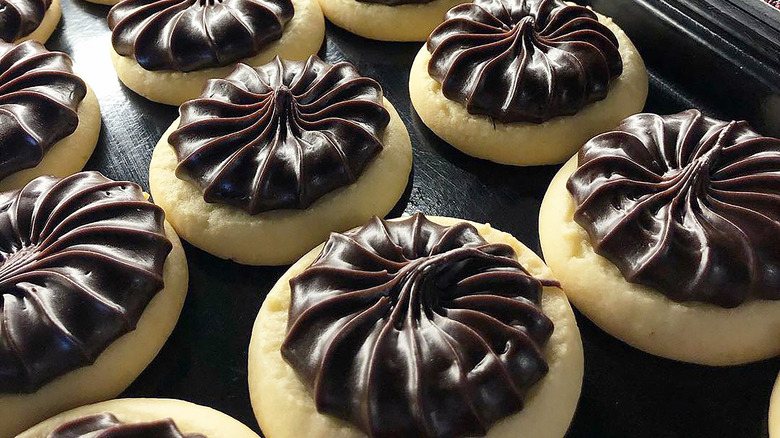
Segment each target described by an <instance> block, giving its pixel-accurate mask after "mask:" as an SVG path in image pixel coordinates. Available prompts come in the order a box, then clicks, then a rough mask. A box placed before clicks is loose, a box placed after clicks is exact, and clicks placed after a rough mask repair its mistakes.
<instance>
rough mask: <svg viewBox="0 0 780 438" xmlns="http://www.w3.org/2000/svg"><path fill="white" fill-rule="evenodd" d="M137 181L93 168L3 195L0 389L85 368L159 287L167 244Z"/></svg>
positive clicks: (31, 387)
mask: <svg viewBox="0 0 780 438" xmlns="http://www.w3.org/2000/svg"><path fill="white" fill-rule="evenodd" d="M163 223H164V215H163V211H162V209H160V208H159V207H157V206H156V205H154V204H152V203H151V202H149V201H146V200H145V198H144V196H143V192H142V190H141V188H140V187H139V186H138V185H137V184H135V183H130V182H124V181H112V180H109V179H108V178H106V177H104V176H103V175H101V174H99V173H97V172H81V173H77V174H75V175H72V176H69V177H67V178H64V179H58V178H53V177H39V178H36V179H34V180H33V181H31V182H30V183H29V184H27V185H26V186H25V187H23V188H22V189H21V190H13V191H8V192H2V193H0V294H1V295H2V302H1V303H2V305H1V306H0V318H1V319H2V321H3V323H2V324H0V393H3V392H11V393H19V392H32V391H35V390H36V389H38V388H39V387H41V386H42V385H43V384H45V383H47V382H48V381H50V380H52V379H54V378H56V377H58V376H61V375H63V374H65V373H67V372H69V371H71V370H74V369H77V368H79V367H82V366H86V365H89V364H91V363H93V362H94V360H95V359H96V358H97V357H98V355H100V353H102V352H103V350H105V349H106V347H108V345H110V344H111V343H112V342H113V341H114V340H115V339H117V338H118V337H120V336H121V335H123V334H125V333H127V332H130V331H131V330H133V329H134V328H135V326H136V323H137V322H138V320H139V318H140V317H141V314H142V313H143V311H144V309H145V308H146V306H147V304H148V303H149V301H150V300H151V299H152V297H154V295H155V294H156V293H157V292H159V291H160V290H161V289H162V287H163V277H162V269H163V264H164V262H165V259H166V257H167V255H168V252H169V251H170V250H171V243H170V242H169V241H168V239H167V238H166V236H165V232H164V229H163Z"/></svg>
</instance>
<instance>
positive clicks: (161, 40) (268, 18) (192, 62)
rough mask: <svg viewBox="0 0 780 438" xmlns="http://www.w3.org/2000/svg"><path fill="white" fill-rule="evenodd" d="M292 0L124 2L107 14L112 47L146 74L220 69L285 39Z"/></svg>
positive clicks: (291, 11)
mask: <svg viewBox="0 0 780 438" xmlns="http://www.w3.org/2000/svg"><path fill="white" fill-rule="evenodd" d="M293 14H294V10H293V4H292V2H291V0H175V1H170V0H122V1H120V2H119V3H117V4H116V5H115V6H114V7H113V8H111V10H110V11H109V12H108V27H109V28H110V29H111V43H112V44H113V46H114V50H116V52H117V53H118V54H120V55H122V56H128V57H131V58H133V59H135V60H136V61H137V62H138V64H139V65H140V66H141V67H143V68H144V69H146V70H176V71H184V72H187V71H192V70H199V69H204V68H209V67H221V66H225V65H229V64H231V63H233V62H235V61H238V60H240V59H243V58H249V57H251V56H254V55H257V54H258V53H260V52H261V51H262V50H263V49H264V48H265V47H266V46H268V45H269V44H270V43H272V42H274V41H276V40H278V39H279V38H281V37H282V32H283V31H284V27H285V26H286V25H287V23H288V22H289V21H290V20H291V19H292V17H293Z"/></svg>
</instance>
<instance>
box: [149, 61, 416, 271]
mask: <svg viewBox="0 0 780 438" xmlns="http://www.w3.org/2000/svg"><path fill="white" fill-rule="evenodd" d="M282 77H284V78H285V79H284V80H283V81H282V80H281V79H280V78H282ZM247 89H249V90H251V92H249V93H247V92H246V90H247ZM203 96H204V97H203V98H200V99H196V100H193V101H190V102H188V103H186V104H185V105H183V106H182V108H181V114H182V119H181V121H179V120H177V121H175V122H174V123H173V124H172V125H171V127H170V128H169V129H168V131H167V132H166V133H165V134H164V135H163V137H162V139H161V140H160V142H159V143H158V144H157V147H156V148H155V150H154V153H153V154H152V161H151V165H150V169H149V185H150V187H151V192H152V195H153V197H154V199H155V202H157V203H158V205H160V206H161V207H162V208H163V209H165V211H166V212H167V214H168V216H167V217H168V220H169V221H170V222H171V224H172V225H173V226H174V228H176V231H177V232H178V233H179V235H180V236H181V237H182V238H184V239H186V240H187V241H188V242H190V243H192V244H193V245H195V246H197V247H199V248H201V249H203V250H205V251H207V252H209V253H211V254H214V255H216V256H217V257H221V258H226V259H231V260H235V261H237V262H239V263H244V264H250V265H282V264H288V263H292V262H294V261H295V260H296V259H297V258H298V257H300V256H301V255H302V254H304V253H306V252H307V251H308V250H310V249H311V248H313V247H314V246H316V245H317V244H318V243H320V242H322V241H323V240H325V239H326V238H327V236H328V234H329V233H330V232H332V231H343V230H347V229H349V228H352V227H355V226H357V225H360V224H361V223H364V222H365V221H366V220H368V218H370V217H371V216H374V215H385V214H387V213H388V212H389V211H390V210H391V209H392V208H393V206H394V205H395V204H396V202H398V199H399V198H400V197H401V195H402V194H403V192H404V190H405V188H406V184H407V181H408V179H409V173H410V171H411V166H412V148H411V141H410V139H409V133H408V132H407V131H406V127H405V126H404V124H403V122H402V121H401V118H400V117H399V116H398V113H397V112H396V111H395V109H394V108H393V106H392V105H391V104H390V102H388V101H387V100H385V99H384V98H383V97H382V90H381V87H380V86H379V84H377V83H376V82H375V81H373V80H371V79H369V78H365V77H361V76H359V74H358V73H357V71H356V70H355V68H354V66H352V65H351V64H348V63H339V64H336V65H330V64H327V63H325V62H323V61H321V60H319V59H318V58H315V57H312V58H310V59H309V60H308V61H307V62H306V63H302V62H289V61H280V60H278V59H277V60H276V61H274V62H272V63H269V64H267V65H265V66H262V67H257V68H251V67H248V66H245V65H239V67H238V68H237V69H236V71H235V72H234V73H233V74H231V75H230V76H229V77H227V78H225V79H224V80H215V81H212V82H210V83H209V86H208V88H207V89H206V90H205V91H204V93H203ZM261 108H262V109H261ZM290 123H291V124H290ZM291 126H292V127H291ZM177 128H178V130H177ZM177 150H178V152H177ZM239 151H243V152H242V153H241V154H240V155H239ZM236 157H240V158H236Z"/></svg>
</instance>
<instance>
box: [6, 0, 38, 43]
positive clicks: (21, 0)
mask: <svg viewBox="0 0 780 438" xmlns="http://www.w3.org/2000/svg"><path fill="white" fill-rule="evenodd" d="M49 6H51V0H0V40H2V41H5V42H8V43H12V42H14V41H16V40H18V39H19V38H22V37H25V36H27V35H29V34H31V33H33V32H34V31H35V29H37V28H38V26H39V25H40V24H41V22H42V21H43V17H44V16H45V15H46V11H47V10H48V9H49Z"/></svg>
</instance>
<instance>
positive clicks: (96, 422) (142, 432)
mask: <svg viewBox="0 0 780 438" xmlns="http://www.w3.org/2000/svg"><path fill="white" fill-rule="evenodd" d="M47 438H206V436H205V435H201V434H195V433H188V434H183V433H181V432H180V431H179V428H178V427H176V424H175V423H174V422H173V420H171V419H170V418H168V419H165V420H158V421H149V422H141V423H124V422H121V421H119V420H118V419H117V418H116V417H115V416H114V415H113V414H110V413H108V412H103V413H100V414H95V415H90V416H87V417H81V418H78V419H76V420H73V421H69V422H67V423H64V424H62V425H60V426H59V427H57V428H56V429H54V430H53V431H52V432H51V433H50V434H49V435H48V436H47Z"/></svg>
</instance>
